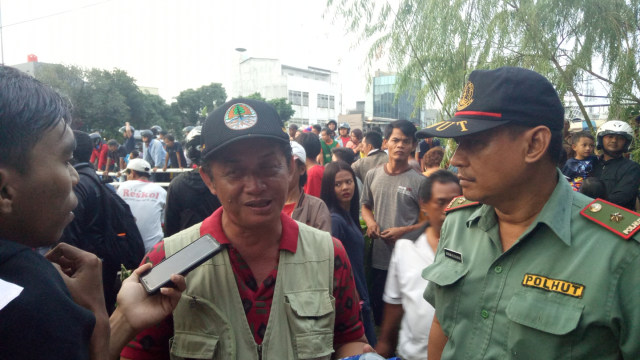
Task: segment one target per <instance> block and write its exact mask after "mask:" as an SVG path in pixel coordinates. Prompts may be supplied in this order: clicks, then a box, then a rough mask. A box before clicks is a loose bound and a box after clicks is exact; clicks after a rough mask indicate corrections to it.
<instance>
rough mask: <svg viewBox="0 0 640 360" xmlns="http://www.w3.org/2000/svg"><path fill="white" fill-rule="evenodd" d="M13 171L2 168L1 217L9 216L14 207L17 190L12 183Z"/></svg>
mask: <svg viewBox="0 0 640 360" xmlns="http://www.w3.org/2000/svg"><path fill="white" fill-rule="evenodd" d="M12 173H13V171H11V170H9V169H6V168H0V215H1V214H9V213H10V212H11V209H12V207H13V199H14V196H15V192H16V191H15V188H14V187H13V185H12V183H11V178H12V175H13V174H12Z"/></svg>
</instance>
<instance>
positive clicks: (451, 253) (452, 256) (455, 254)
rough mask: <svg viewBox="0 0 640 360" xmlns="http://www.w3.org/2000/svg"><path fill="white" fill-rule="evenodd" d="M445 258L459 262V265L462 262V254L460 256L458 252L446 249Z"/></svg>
mask: <svg viewBox="0 0 640 360" xmlns="http://www.w3.org/2000/svg"><path fill="white" fill-rule="evenodd" d="M444 256H446V257H448V258H449V259H452V260H454V261H457V262H459V263H461V262H462V254H460V253H459V252H457V251H453V250H450V249H447V248H444Z"/></svg>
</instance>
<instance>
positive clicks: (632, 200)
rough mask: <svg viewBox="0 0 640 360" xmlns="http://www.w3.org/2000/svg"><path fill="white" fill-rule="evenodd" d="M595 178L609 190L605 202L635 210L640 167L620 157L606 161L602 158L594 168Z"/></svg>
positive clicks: (639, 181)
mask: <svg viewBox="0 0 640 360" xmlns="http://www.w3.org/2000/svg"><path fill="white" fill-rule="evenodd" d="M593 176H594V177H597V178H599V179H600V180H601V181H602V182H603V183H604V186H605V188H606V189H607V198H606V199H605V200H607V201H610V202H612V203H614V204H618V205H620V206H623V207H626V208H627V209H630V210H633V209H634V207H635V205H636V197H637V195H638V187H640V165H638V164H637V163H636V162H633V161H631V160H629V159H627V158H624V157H619V158H617V159H611V160H609V161H604V160H603V158H602V157H600V158H598V161H597V162H596V163H595V164H594V166H593Z"/></svg>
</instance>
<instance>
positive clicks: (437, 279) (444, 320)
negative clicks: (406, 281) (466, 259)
mask: <svg viewBox="0 0 640 360" xmlns="http://www.w3.org/2000/svg"><path fill="white" fill-rule="evenodd" d="M468 272H469V268H468V267H467V266H466V265H465V264H463V263H461V262H457V261H455V260H452V259H449V258H447V257H444V256H440V257H439V259H438V260H437V261H436V262H434V263H433V264H431V265H429V266H427V267H426V268H425V269H424V270H423V271H422V278H423V279H425V280H428V281H429V282H430V284H429V285H428V286H429V287H433V284H435V285H436V287H435V288H432V289H429V290H425V299H427V300H428V301H429V302H431V303H433V301H434V300H435V303H434V304H435V305H436V306H435V308H436V316H437V317H438V320H439V321H440V324H441V325H442V329H443V330H444V331H445V333H451V331H453V327H454V326H455V324H456V317H457V315H458V314H457V311H458V302H459V301H460V294H461V293H462V290H461V288H462V284H463V283H464V279H465V276H466V275H467V273H468ZM431 296H434V297H433V298H430V297H431Z"/></svg>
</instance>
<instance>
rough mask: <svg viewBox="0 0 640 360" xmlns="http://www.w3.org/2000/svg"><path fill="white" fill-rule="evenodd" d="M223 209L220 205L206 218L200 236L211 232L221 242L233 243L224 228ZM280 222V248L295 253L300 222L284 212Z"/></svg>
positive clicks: (281, 214)
mask: <svg viewBox="0 0 640 360" xmlns="http://www.w3.org/2000/svg"><path fill="white" fill-rule="evenodd" d="M223 211H224V210H223V208H222V207H219V208H218V209H217V210H216V211H214V212H213V214H211V216H209V217H208V218H206V219H204V221H203V222H202V225H201V226H200V236H202V235H204V234H210V235H211V236H213V237H214V238H215V239H216V240H218V242H219V243H220V244H231V242H230V241H229V239H228V238H227V236H226V235H225V234H224V231H223V230H222V212H223ZM280 222H281V223H282V235H281V237H280V247H279V249H280V250H286V251H289V252H291V253H294V254H295V252H296V249H297V248H298V224H297V223H296V222H295V220H293V219H292V218H291V217H289V216H287V214H285V213H283V212H281V213H280Z"/></svg>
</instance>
